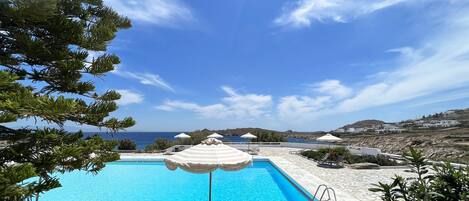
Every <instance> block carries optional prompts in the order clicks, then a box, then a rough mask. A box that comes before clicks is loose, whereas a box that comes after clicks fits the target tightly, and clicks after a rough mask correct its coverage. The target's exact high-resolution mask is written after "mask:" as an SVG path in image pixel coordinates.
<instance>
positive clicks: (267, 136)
mask: <svg viewBox="0 0 469 201" xmlns="http://www.w3.org/2000/svg"><path fill="white" fill-rule="evenodd" d="M254 135H256V136H257V138H256V139H253V140H252V141H253V142H286V141H287V140H286V139H285V137H284V136H283V135H282V134H279V133H276V132H266V131H260V132H254Z"/></svg>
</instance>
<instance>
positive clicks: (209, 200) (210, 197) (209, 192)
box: [208, 172, 212, 201]
mask: <svg viewBox="0 0 469 201" xmlns="http://www.w3.org/2000/svg"><path fill="white" fill-rule="evenodd" d="M209 178H210V181H209V186H208V201H212V172H210V176H209Z"/></svg>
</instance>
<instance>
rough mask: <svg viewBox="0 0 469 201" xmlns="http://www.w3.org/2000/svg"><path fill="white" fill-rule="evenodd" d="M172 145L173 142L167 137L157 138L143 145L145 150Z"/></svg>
mask: <svg viewBox="0 0 469 201" xmlns="http://www.w3.org/2000/svg"><path fill="white" fill-rule="evenodd" d="M171 146H173V143H172V142H171V141H169V140H168V139H164V138H158V139H156V140H155V142H154V143H153V144H149V145H147V146H146V147H145V151H160V150H164V149H167V148H169V147H171Z"/></svg>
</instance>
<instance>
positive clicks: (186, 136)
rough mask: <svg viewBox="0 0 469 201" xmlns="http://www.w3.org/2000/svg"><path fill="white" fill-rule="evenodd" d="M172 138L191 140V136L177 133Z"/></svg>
mask: <svg viewBox="0 0 469 201" xmlns="http://www.w3.org/2000/svg"><path fill="white" fill-rule="evenodd" d="M174 138H191V136H190V135H187V134H185V133H179V134H177V135H176V136H174Z"/></svg>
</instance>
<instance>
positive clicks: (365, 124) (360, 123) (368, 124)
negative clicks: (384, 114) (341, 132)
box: [342, 119, 386, 129]
mask: <svg viewBox="0 0 469 201" xmlns="http://www.w3.org/2000/svg"><path fill="white" fill-rule="evenodd" d="M384 123H386V122H384V121H381V120H376V119H370V120H362V121H357V122H355V123H353V124H348V125H345V126H343V127H342V128H345V129H348V128H364V127H373V126H376V125H381V124H384Z"/></svg>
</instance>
